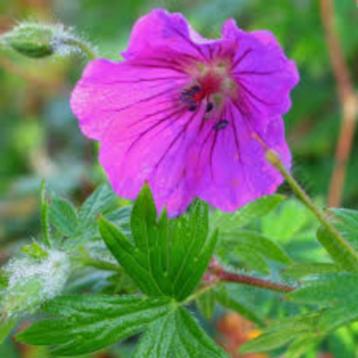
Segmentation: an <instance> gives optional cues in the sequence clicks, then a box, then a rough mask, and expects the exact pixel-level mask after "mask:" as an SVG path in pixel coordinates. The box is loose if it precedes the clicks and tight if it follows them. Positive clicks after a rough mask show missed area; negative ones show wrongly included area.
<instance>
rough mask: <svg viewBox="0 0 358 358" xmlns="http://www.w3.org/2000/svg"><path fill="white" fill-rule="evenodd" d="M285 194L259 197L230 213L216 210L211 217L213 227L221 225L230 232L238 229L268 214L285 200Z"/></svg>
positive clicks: (223, 229) (224, 230) (222, 228)
mask: <svg viewBox="0 0 358 358" xmlns="http://www.w3.org/2000/svg"><path fill="white" fill-rule="evenodd" d="M284 198H285V197H284V196H283V195H278V194H275V195H268V196H264V197H262V198H260V199H257V200H255V201H253V202H251V203H249V204H247V205H245V206H244V207H242V208H241V209H240V210H238V211H237V212H235V213H232V214H228V213H223V212H222V211H219V210H216V211H215V212H214V213H213V214H212V215H211V218H210V222H211V223H212V227H213V228H216V227H220V232H221V231H222V232H228V231H231V230H237V229H238V228H241V227H243V226H245V225H247V224H250V223H251V222H253V221H254V220H256V219H259V218H261V217H262V216H265V215H267V214H268V213H269V212H270V211H271V210H273V209H275V208H276V207H277V205H278V204H280V203H281V202H282V201H283V200H284Z"/></svg>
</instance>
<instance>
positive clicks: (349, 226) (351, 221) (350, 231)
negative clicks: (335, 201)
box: [331, 209, 358, 251]
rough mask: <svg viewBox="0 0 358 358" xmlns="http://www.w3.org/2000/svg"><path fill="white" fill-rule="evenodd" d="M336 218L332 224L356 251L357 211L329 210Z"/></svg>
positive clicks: (357, 237) (357, 244)
mask: <svg viewBox="0 0 358 358" xmlns="http://www.w3.org/2000/svg"><path fill="white" fill-rule="evenodd" d="M331 211H332V212H333V213H334V216H335V218H336V220H335V222H334V224H335V225H336V227H337V229H338V230H339V231H340V232H341V233H342V235H343V236H344V237H345V238H346V239H347V240H348V241H349V242H350V243H351V244H352V246H353V247H354V248H355V250H357V251H358V211H357V210H351V209H331Z"/></svg>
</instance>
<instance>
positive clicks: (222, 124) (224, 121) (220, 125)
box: [213, 119, 229, 131]
mask: <svg viewBox="0 0 358 358" xmlns="http://www.w3.org/2000/svg"><path fill="white" fill-rule="evenodd" d="M228 124H229V121H228V120H227V119H220V121H218V122H216V123H215V124H214V126H213V129H214V130H216V131H219V130H221V129H224V128H226V126H227V125H228Z"/></svg>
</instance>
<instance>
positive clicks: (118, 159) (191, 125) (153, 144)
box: [100, 106, 203, 215]
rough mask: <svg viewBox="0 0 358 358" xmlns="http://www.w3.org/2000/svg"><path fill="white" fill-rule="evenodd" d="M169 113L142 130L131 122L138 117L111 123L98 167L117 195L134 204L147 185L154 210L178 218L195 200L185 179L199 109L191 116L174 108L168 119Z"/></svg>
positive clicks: (193, 191) (153, 119)
mask: <svg viewBox="0 0 358 358" xmlns="http://www.w3.org/2000/svg"><path fill="white" fill-rule="evenodd" d="M153 107H154V108H155V106H153ZM153 107H152V111H153ZM167 113H168V112H165V113H159V114H157V115H156V116H153V117H152V119H151V120H149V121H143V123H142V124H141V125H140V126H132V125H131V123H130V122H131V121H132V120H133V121H137V119H138V118H132V120H129V121H126V120H123V121H118V122H114V123H112V125H111V126H110V128H108V130H107V134H106V136H105V137H103V140H102V142H101V147H100V163H101V164H102V166H103V167H104V169H105V171H106V173H107V175H108V178H109V180H110V182H111V184H112V186H113V188H114V190H115V191H116V192H117V193H118V194H119V195H120V196H122V197H124V198H128V199H134V198H135V197H136V195H137V194H138V192H139V191H140V189H141V187H142V186H143V184H144V183H145V182H148V183H149V186H150V188H151V190H152V193H153V196H154V199H155V203H156V205H157V209H158V210H161V209H162V208H164V207H166V208H167V210H168V213H169V214H170V215H176V214H179V213H181V212H182V211H184V210H185V209H186V207H187V206H188V205H189V203H190V202H191V201H192V200H193V198H194V195H195V182H191V181H189V180H188V173H187V164H188V163H189V162H190V158H189V157H188V147H189V145H190V143H192V142H193V140H194V137H193V136H194V134H195V133H196V127H197V125H198V123H200V121H199V118H200V116H202V115H203V109H201V110H199V112H196V113H192V112H189V111H185V112H182V111H180V110H179V111H178V108H175V107H173V108H171V109H170V110H169V113H170V114H171V115H167Z"/></svg>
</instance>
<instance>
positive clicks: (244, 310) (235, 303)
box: [216, 287, 265, 327]
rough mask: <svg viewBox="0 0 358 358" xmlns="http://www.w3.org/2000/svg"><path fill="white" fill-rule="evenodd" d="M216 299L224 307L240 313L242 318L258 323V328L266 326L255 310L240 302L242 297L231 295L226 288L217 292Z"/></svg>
mask: <svg viewBox="0 0 358 358" xmlns="http://www.w3.org/2000/svg"><path fill="white" fill-rule="evenodd" d="M216 299H217V300H218V302H219V303H220V304H221V305H222V306H224V307H226V308H228V309H230V310H232V311H235V312H237V313H239V314H240V315H241V316H243V317H245V318H246V319H248V320H249V321H252V322H254V323H256V324H257V325H258V326H260V327H263V326H264V325H265V323H264V321H263V319H262V318H261V317H259V316H258V315H257V314H256V313H255V311H254V309H253V308H251V307H248V306H247V305H246V304H245V303H243V302H240V297H237V296H236V295H232V294H230V293H229V291H228V290H226V288H224V287H222V288H221V289H220V290H217V291H216Z"/></svg>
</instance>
